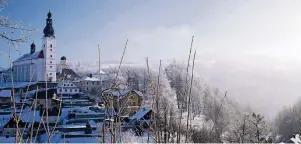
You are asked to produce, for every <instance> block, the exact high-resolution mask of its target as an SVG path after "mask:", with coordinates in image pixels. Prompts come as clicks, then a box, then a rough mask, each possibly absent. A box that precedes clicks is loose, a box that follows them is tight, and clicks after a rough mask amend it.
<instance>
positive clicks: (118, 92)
mask: <svg viewBox="0 0 301 144" xmlns="http://www.w3.org/2000/svg"><path fill="white" fill-rule="evenodd" d="M105 92H109V93H111V94H112V95H113V96H117V97H119V96H125V95H127V94H128V93H130V92H134V93H136V94H137V95H139V96H140V97H143V94H142V92H140V91H137V90H133V91H132V90H129V89H123V90H115V91H109V90H108V91H105Z"/></svg>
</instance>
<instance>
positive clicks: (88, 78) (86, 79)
mask: <svg viewBox="0 0 301 144" xmlns="http://www.w3.org/2000/svg"><path fill="white" fill-rule="evenodd" d="M84 80H85V81H100V80H99V79H98V78H94V77H92V78H91V77H86V78H85V79H84Z"/></svg>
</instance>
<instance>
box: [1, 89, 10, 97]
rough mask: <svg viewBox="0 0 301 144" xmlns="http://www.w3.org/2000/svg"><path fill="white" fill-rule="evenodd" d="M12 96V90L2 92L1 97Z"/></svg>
mask: <svg viewBox="0 0 301 144" xmlns="http://www.w3.org/2000/svg"><path fill="white" fill-rule="evenodd" d="M10 96H11V90H1V91H0V97H10Z"/></svg>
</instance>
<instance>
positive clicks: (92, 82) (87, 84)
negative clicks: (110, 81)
mask: <svg viewBox="0 0 301 144" xmlns="http://www.w3.org/2000/svg"><path fill="white" fill-rule="evenodd" d="M79 87H80V90H81V91H84V92H87V93H90V94H92V95H95V94H97V93H99V92H100V91H101V89H102V86H101V81H100V79H98V78H95V77H93V76H92V74H90V75H89V76H88V77H85V78H83V79H82V80H81V81H80V82H79Z"/></svg>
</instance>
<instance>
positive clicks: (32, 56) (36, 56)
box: [14, 50, 43, 62]
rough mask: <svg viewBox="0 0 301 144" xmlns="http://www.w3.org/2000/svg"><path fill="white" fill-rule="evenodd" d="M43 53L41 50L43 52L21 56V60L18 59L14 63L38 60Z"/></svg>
mask: <svg viewBox="0 0 301 144" xmlns="http://www.w3.org/2000/svg"><path fill="white" fill-rule="evenodd" d="M41 52H42V53H43V51H42V50H41V51H37V52H35V53H33V54H30V53H27V54H24V55H23V56H21V57H20V58H18V59H17V60H15V61H14V62H18V61H24V60H31V59H37V58H39V55H40V53H41Z"/></svg>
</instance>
